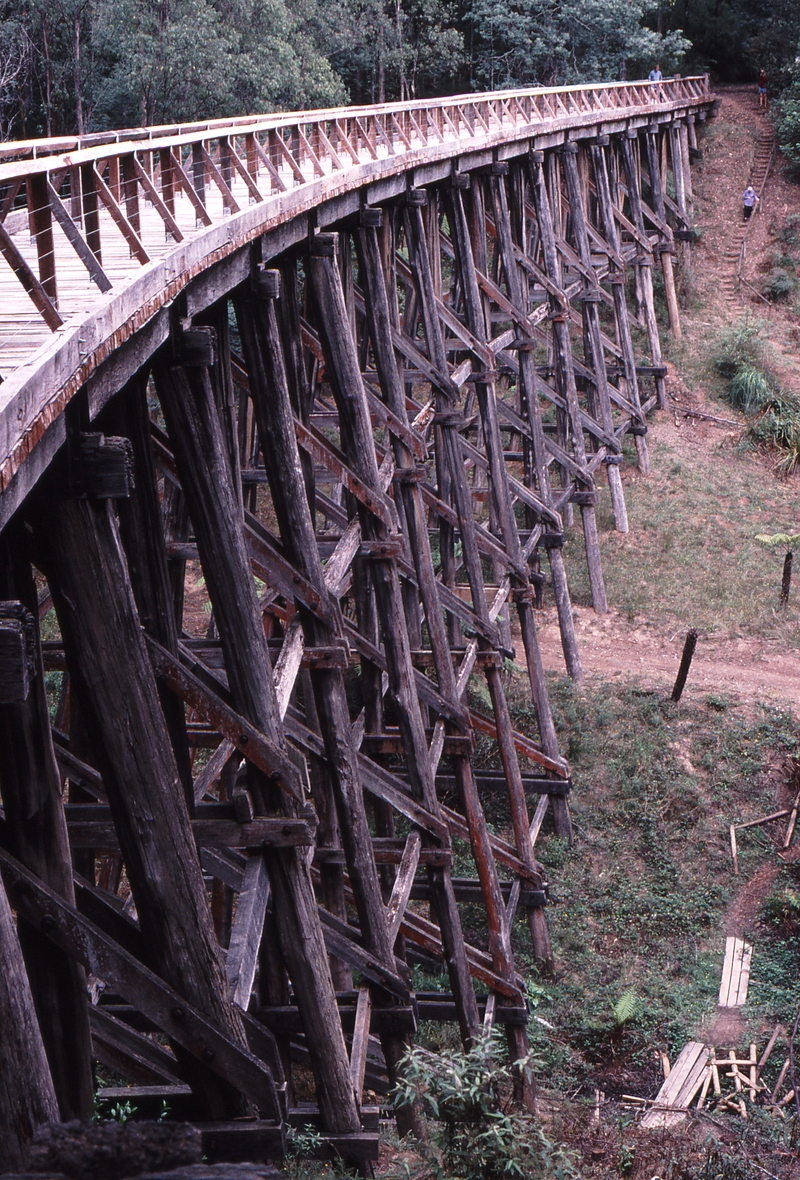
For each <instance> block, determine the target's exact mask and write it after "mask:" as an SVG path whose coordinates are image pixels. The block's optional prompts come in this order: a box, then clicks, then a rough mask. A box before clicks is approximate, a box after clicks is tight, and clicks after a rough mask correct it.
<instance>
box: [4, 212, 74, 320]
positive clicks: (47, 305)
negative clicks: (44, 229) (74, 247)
mask: <svg viewBox="0 0 800 1180" xmlns="http://www.w3.org/2000/svg"><path fill="white" fill-rule="evenodd" d="M0 254H2V255H3V257H4V258H5V260H6V262H7V263H8V265H9V266H10V267H11V269H12V270H13V272H14V274H15V275H16V276H17V278H18V279H19V281H20V282H21V283H22V285H23V287H24V288H25V290H26V291H27V293H28V295H29V296H30V299H31V302H32V303H33V306H34V307H35V308H36V310H37V311H38V312H39V314H40V315H41V317H42V319H43V320H44V322H45V323H46V324H47V326H48V328H49V329H50V330H51V332H55V330H56V329H57V328H60V327H61V325H62V324H63V323H64V320H63V319H62V317H61V316H60V315H59V313H58V310H57V309H56V305H55V304H54V303H53V301H52V299H51V298H50V296H49V295H48V294H47V291H46V290H45V288H44V286H43V285H42V284H41V283H40V282H39V280H38V278H37V277H36V275H35V274H34V273H33V271H32V270H31V268H30V267H29V266H28V263H27V262H26V261H25V259H24V257H23V256H22V254H21V253H20V251H19V249H18V248H17V245H16V243H15V242H14V239H13V238H12V237H11V235H10V233H9V232H8V230H7V229H6V227H5V226H4V225H3V224H2V222H0Z"/></svg>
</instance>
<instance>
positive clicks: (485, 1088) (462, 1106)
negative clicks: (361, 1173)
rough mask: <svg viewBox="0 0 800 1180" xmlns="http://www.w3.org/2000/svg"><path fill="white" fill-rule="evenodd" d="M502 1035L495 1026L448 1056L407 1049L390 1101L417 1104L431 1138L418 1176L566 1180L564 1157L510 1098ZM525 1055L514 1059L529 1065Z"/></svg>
mask: <svg viewBox="0 0 800 1180" xmlns="http://www.w3.org/2000/svg"><path fill="white" fill-rule="evenodd" d="M502 1057H503V1035H502V1032H501V1031H500V1030H494V1031H493V1032H492V1033H489V1034H488V1035H487V1036H482V1037H481V1038H480V1039H479V1041H478V1043H477V1044H476V1045H475V1046H474V1048H472V1049H470V1050H469V1051H466V1052H463V1051H461V1052H456V1053H453V1054H452V1055H451V1056H450V1057H445V1056H439V1055H435V1054H433V1053H428V1052H427V1051H426V1050H424V1049H420V1048H414V1049H411V1050H410V1051H409V1053H408V1054H407V1055H406V1057H405V1058H404V1060H403V1063H402V1080H401V1081H400V1082H399V1083H398V1085H397V1089H396V1091H395V1096H394V1102H395V1106H407V1105H410V1104H411V1103H414V1102H419V1104H420V1106H421V1107H422V1110H423V1112H424V1114H425V1116H426V1119H427V1120H428V1123H429V1134H430V1140H429V1142H428V1143H426V1144H425V1146H424V1151H422V1152H421V1153H420V1157H419V1162H418V1164H417V1166H416V1167H409V1169H408V1172H409V1174H410V1175H411V1176H413V1177H415V1178H418V1180H423V1178H424V1180H514V1178H515V1177H518V1178H519V1180H522V1178H523V1177H525V1178H528V1177H529V1178H530V1180H534V1178H536V1177H541V1180H545V1178H547V1180H572V1178H574V1177H576V1172H575V1169H574V1167H573V1165H572V1162H571V1160H570V1157H569V1156H568V1154H567V1153H566V1152H564V1151H563V1150H562V1149H561V1148H559V1147H556V1146H554V1144H553V1143H551V1141H550V1140H549V1139H548V1137H547V1136H546V1135H545V1133H544V1131H543V1130H542V1127H541V1125H540V1124H539V1123H538V1122H537V1121H536V1120H534V1119H533V1118H532V1117H531V1116H530V1115H528V1114H526V1113H523V1112H521V1111H519V1110H516V1109H513V1108H512V1106H511V1101H510V1094H511V1089H512V1080H513V1079H512V1066H511V1064H510V1063H508V1062H505V1063H504V1062H503V1060H502ZM531 1064H532V1063H531V1060H530V1058H528V1059H526V1060H524V1061H521V1062H516V1063H514V1066H515V1068H517V1069H523V1070H528V1069H530V1068H531Z"/></svg>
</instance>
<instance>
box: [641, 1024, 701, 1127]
mask: <svg viewBox="0 0 800 1180" xmlns="http://www.w3.org/2000/svg"><path fill="white" fill-rule="evenodd" d="M709 1075H710V1067H709V1065H708V1048H707V1046H706V1045H704V1044H702V1042H700V1041H690V1042H689V1044H688V1045H684V1047H683V1048H682V1049H681V1052H680V1055H679V1056H678V1060H677V1061H676V1062H675V1064H674V1065H673V1067H672V1069H671V1070H670V1071H669V1074H668V1076H667V1077H666V1079H665V1080H664V1085H663V1086H662V1087H661V1089H660V1090H659V1092H658V1094H657V1096H656V1100H655V1103H654V1104H653V1106H651V1108H650V1109H649V1110H648V1112H647V1114H646V1115H645V1116H644V1118H643V1119H642V1126H643V1127H649V1128H654V1127H673V1126H675V1124H676V1123H680V1122H682V1120H683V1119H685V1118H686V1112H687V1110H688V1108H689V1104H690V1103H691V1102H692V1100H693V1099H694V1097H695V1095H696V1094H697V1092H698V1090H700V1089H701V1088H702V1087H703V1084H704V1083H705V1082H706V1079H707V1077H708V1076H709Z"/></svg>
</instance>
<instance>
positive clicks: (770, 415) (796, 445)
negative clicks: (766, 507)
mask: <svg viewBox="0 0 800 1180" xmlns="http://www.w3.org/2000/svg"><path fill="white" fill-rule="evenodd" d="M750 434H751V436H752V438H753V440H754V442H756V443H757V444H758V445H759V446H761V447H764V448H765V449H768V450H775V451H778V452H779V453H780V459H779V460H778V469H779V470H780V471H781V472H782V473H783V474H784V475H791V473H792V472H793V471H794V470H795V469H796V468H797V467H798V466H800V401H799V400H798V399H797V398H796V397H795V396H793V395H792V394H790V393H787V392H786V391H784V390H781V391H779V392H778V393H775V394H773V396H772V400H771V401H770V404H769V406H768V407H767V409H766V411H765V412H764V413H763V414H762V415H761V417H760V418H759V419H758V420H757V421H756V422H754V423H753V425H752V426H751V427H750Z"/></svg>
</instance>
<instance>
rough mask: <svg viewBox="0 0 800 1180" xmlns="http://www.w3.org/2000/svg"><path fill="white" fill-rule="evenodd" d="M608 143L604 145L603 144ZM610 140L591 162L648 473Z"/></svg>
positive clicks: (641, 456)
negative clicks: (613, 196)
mask: <svg viewBox="0 0 800 1180" xmlns="http://www.w3.org/2000/svg"><path fill="white" fill-rule="evenodd" d="M604 140H605V142H603V141H604ZM607 149H608V136H598V137H597V145H596V146H594V145H593V146H592V162H593V164H594V175H595V184H596V187H597V203H598V205H599V208H600V216H601V219H602V223H603V231H604V234H605V238H606V241H607V242H608V243H609V245H610V246H611V250H612V259H611V294H612V296H613V298H614V319H615V321H616V324H617V336H618V339H619V344H620V348H621V349H622V365H623V368H624V370H625V382H626V385H627V393H628V398H629V400H630V401H632V402H633V404H634V406H635V407H636V409H637V410H639V411H640V413H639V416H638V419H637V421H636V422H632V423H631V430H632V432H633V433H634V435H635V438H636V453H637V455H638V458H639V466H640V467H641V469H642V471H644V472H645V473H646V472H648V471H649V470H650V459H649V456H648V453H647V443H646V442H645V431H646V429H647V426H646V423H645V420H644V415H643V414H642V413H641V402H640V400H639V379H638V377H637V375H636V357H635V355H634V351H633V340H632V339H631V326H630V322H629V320H628V300H627V298H626V295H625V262H624V260H623V257H622V243H621V241H620V236H619V230H618V228H617V221H616V218H615V217H614V203H613V201H612V199H611V186H610V184H609V177H608V152H607Z"/></svg>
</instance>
